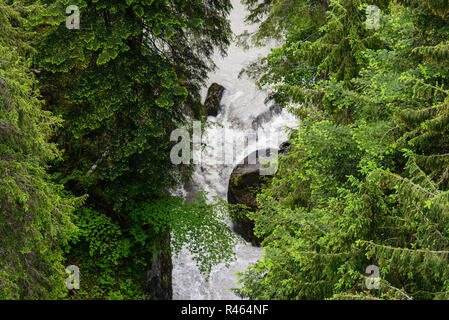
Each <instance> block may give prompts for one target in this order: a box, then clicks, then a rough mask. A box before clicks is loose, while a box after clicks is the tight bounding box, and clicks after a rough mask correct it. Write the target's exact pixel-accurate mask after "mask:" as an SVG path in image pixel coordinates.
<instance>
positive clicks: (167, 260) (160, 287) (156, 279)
mask: <svg viewBox="0 0 449 320" xmlns="http://www.w3.org/2000/svg"><path fill="white" fill-rule="evenodd" d="M167 243H169V241H168V240H166V244H167ZM172 270H173V264H172V259H171V254H170V249H169V247H168V248H167V249H161V250H159V253H158V254H157V256H156V258H155V259H154V260H153V262H152V264H151V267H150V269H149V270H148V271H147V279H146V283H145V287H144V292H145V294H146V295H148V296H149V297H150V299H151V300H172V298H173V288H172Z"/></svg>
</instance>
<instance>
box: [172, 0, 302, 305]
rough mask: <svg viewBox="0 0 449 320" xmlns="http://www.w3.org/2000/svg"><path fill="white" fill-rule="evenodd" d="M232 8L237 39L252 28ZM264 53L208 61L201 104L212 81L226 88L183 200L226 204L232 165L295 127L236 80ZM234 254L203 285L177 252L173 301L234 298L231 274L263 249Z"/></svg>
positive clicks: (233, 49) (232, 51) (236, 51)
mask: <svg viewBox="0 0 449 320" xmlns="http://www.w3.org/2000/svg"><path fill="white" fill-rule="evenodd" d="M232 4H233V6H234V9H233V10H232V12H231V15H230V20H231V27H232V31H233V32H234V34H241V33H243V32H244V31H245V30H248V31H249V32H251V31H253V30H254V28H255V26H249V25H247V24H245V23H244V19H245V16H246V15H247V11H246V10H245V8H244V6H243V5H242V4H241V3H240V1H237V0H232ZM269 51H270V49H269V47H264V48H251V49H250V50H244V49H243V48H241V47H238V46H236V45H235V44H232V45H231V46H230V47H229V49H228V55H227V56H226V57H225V58H223V57H221V56H220V55H216V56H215V57H214V61H215V63H216V65H217V69H216V70H215V71H214V72H213V73H211V74H210V75H209V80H208V85H207V86H206V87H205V88H204V89H203V92H202V96H203V99H205V96H206V94H207V88H208V87H209V85H210V84H212V83H214V82H215V83H218V84H220V85H222V86H223V87H225V88H226V90H225V92H224V95H223V99H222V101H221V104H222V107H221V111H220V112H219V114H218V115H217V117H209V118H208V120H209V121H214V122H218V123H219V124H220V125H221V126H213V127H211V128H208V129H207V130H206V132H205V133H204V134H203V143H205V144H206V145H207V150H208V152H207V153H206V154H203V155H202V162H201V165H199V166H198V167H197V170H196V172H195V173H194V175H193V177H192V181H191V185H190V186H189V187H188V189H187V190H184V194H185V195H186V197H189V196H191V195H192V194H193V193H195V192H198V191H206V192H208V193H209V195H210V196H219V197H221V198H223V199H226V198H227V190H228V182H229V178H230V175H231V173H232V170H233V168H234V167H235V164H236V163H237V162H239V161H241V160H242V159H243V158H244V157H246V156H247V155H249V154H250V153H252V152H253V151H255V150H258V149H261V148H268V147H272V148H277V147H279V145H280V144H281V143H282V142H284V141H286V140H287V134H286V133H285V130H284V127H285V126H289V127H294V126H295V125H296V122H297V121H296V120H295V119H294V118H293V116H291V115H290V114H289V113H287V112H286V111H285V110H284V111H282V112H281V113H273V115H272V116H271V112H270V107H272V106H271V105H270V104H266V103H265V99H266V97H267V93H266V92H264V91H261V90H259V89H258V87H257V86H256V84H255V83H254V81H253V80H251V79H248V78H247V77H242V78H239V77H238V76H239V73H240V71H241V70H242V68H244V67H246V66H247V65H248V64H249V63H251V62H254V61H255V60H256V59H258V58H260V57H263V56H266V55H267V54H268V53H269ZM260 115H266V117H264V118H265V121H258V122H257V123H255V122H254V120H255V119H256V118H257V117H258V116H259V118H260ZM255 130H256V131H257V139H258V141H257V142H256V141H249V142H248V143H247V144H249V145H247V146H246V145H244V144H242V143H241V142H240V147H242V148H241V150H239V151H237V152H236V151H235V143H232V142H233V141H236V142H237V144H239V140H240V139H241V138H242V137H245V136H247V135H248V133H249V132H254V131H255ZM230 141H231V143H229V142H230ZM223 142H224V143H223ZM220 148H223V149H224V150H222V153H223V154H224V155H225V157H227V156H228V155H229V154H236V155H235V157H233V158H235V159H234V160H235V161H233V163H232V162H231V164H230V163H229V162H226V164H224V163H223V161H220V160H219V159H218V158H217V153H216V152H214V150H220ZM234 250H235V253H236V256H237V259H236V261H235V262H233V263H232V264H231V266H230V268H229V269H228V268H226V267H225V265H224V264H222V265H218V266H216V267H214V268H213V270H212V273H211V276H210V280H209V281H208V282H206V281H205V279H204V276H203V275H201V274H200V272H199V271H198V269H197V267H196V265H195V262H194V261H193V260H192V258H191V255H190V253H189V252H187V250H183V251H182V252H181V253H180V255H179V256H178V257H173V299H187V300H203V299H214V300H222V299H238V297H237V296H235V295H234V294H233V293H232V292H231V291H230V290H229V289H230V288H233V287H236V286H237V285H236V282H237V277H236V276H235V272H237V271H243V270H244V269H245V268H246V266H248V265H249V264H251V263H254V262H256V261H257V260H258V259H259V258H260V257H261V256H262V253H263V249H262V248H257V247H253V246H252V245H251V244H249V243H248V244H239V245H237V246H236V247H235V249H234Z"/></svg>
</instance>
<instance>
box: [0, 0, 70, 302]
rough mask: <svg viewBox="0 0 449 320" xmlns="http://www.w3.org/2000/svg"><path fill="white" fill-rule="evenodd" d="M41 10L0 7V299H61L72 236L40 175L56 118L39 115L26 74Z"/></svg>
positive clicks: (59, 200) (63, 210)
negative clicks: (34, 20) (30, 22)
mask: <svg viewBox="0 0 449 320" xmlns="http://www.w3.org/2000/svg"><path fill="white" fill-rule="evenodd" d="M39 10H41V7H40V6H38V5H26V3H24V2H23V1H9V0H1V1H0V299H56V298H61V297H64V296H65V294H66V292H67V290H66V289H65V276H64V275H65V271H64V270H65V268H66V266H65V265H64V256H63V251H62V249H63V246H64V245H65V244H66V243H67V239H68V235H69V234H70V233H71V232H73V231H74V230H75V228H74V225H73V224H72V223H71V221H70V216H71V212H72V210H73V207H72V205H73V204H74V203H73V200H70V199H68V198H66V197H63V196H62V195H63V192H62V190H61V187H60V186H58V185H56V184H54V183H52V182H51V181H50V177H49V175H48V174H47V172H46V170H47V168H48V166H47V162H48V161H49V160H52V159H55V158H57V157H59V155H60V154H59V152H58V150H57V149H56V146H55V145H54V144H53V143H50V142H49V138H50V136H51V135H52V134H53V132H54V129H55V127H57V126H59V125H60V120H59V119H58V118H55V117H53V116H52V115H51V114H50V113H49V112H48V111H43V110H42V102H41V100H40V99H39V94H38V92H37V91H36V89H35V87H36V81H35V79H34V74H33V73H32V72H31V71H30V64H31V63H30V62H31V61H30V55H31V54H32V53H33V49H32V47H31V46H30V43H31V39H32V36H33V32H32V31H31V29H30V26H29V25H28V20H29V19H30V17H32V16H33V15H36V14H37V13H38V12H39Z"/></svg>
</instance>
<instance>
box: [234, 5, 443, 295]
mask: <svg viewBox="0 0 449 320" xmlns="http://www.w3.org/2000/svg"><path fill="white" fill-rule="evenodd" d="M248 3H250V4H251V3H252V2H251V1H248ZM254 3H255V2H254ZM264 3H265V5H266V6H267V7H265V9H264V10H265V12H266V13H268V18H264V19H265V20H264V21H265V22H266V23H273V24H276V25H277V26H278V28H281V29H283V30H284V31H285V32H286V41H285V43H284V46H283V47H282V48H279V49H276V50H274V51H273V53H272V54H271V55H270V56H268V57H267V58H266V59H265V60H263V61H262V64H260V65H259V66H258V67H259V70H263V71H264V72H265V74H264V75H262V77H261V78H260V77H259V79H260V82H261V84H271V85H272V86H273V88H274V93H273V97H275V98H276V97H281V99H282V101H284V102H286V104H287V103H288V102H290V103H291V104H290V107H291V109H293V112H295V113H296V114H297V115H299V116H301V118H302V120H303V121H302V123H301V127H300V129H299V130H297V132H293V133H292V137H291V139H290V142H291V143H292V145H291V146H290V147H289V153H288V155H286V156H284V157H282V158H281V160H280V168H279V171H278V173H277V175H276V177H275V178H274V179H273V180H272V182H271V184H270V185H269V186H267V187H265V188H263V190H262V192H261V193H260V194H259V196H258V202H259V203H260V210H259V211H257V212H254V213H252V214H250V216H251V217H252V219H253V220H254V221H255V223H256V234H257V235H259V236H260V237H262V238H264V239H265V240H264V242H263V245H264V248H265V255H264V257H263V259H262V260H261V261H259V262H258V263H256V264H254V265H253V266H251V267H250V268H248V269H247V270H246V271H244V272H243V273H242V274H241V282H242V283H243V284H244V286H243V288H241V289H235V291H236V292H237V293H238V294H239V295H240V296H242V297H248V298H252V299H448V298H449V282H448V280H447V279H448V274H447V273H448V270H449V265H448V264H449V234H448V230H449V221H448V217H449V216H448V215H449V193H448V181H447V180H448V170H449V169H448V167H449V166H448V162H447V160H448V157H447V153H448V151H449V146H448V141H447V137H448V131H447V130H448V128H449V125H448V119H449V117H448V116H447V115H448V108H447V105H448V96H447V93H448V85H449V83H448V80H447V79H448V76H449V74H448V70H449V68H448V59H447V57H448V56H447V55H446V53H447V41H448V40H449V28H448V26H449V20H448V19H447V12H449V6H448V5H447V2H442V1H405V0H404V1H398V3H396V2H389V1H384V2H374V4H377V5H379V6H380V7H382V8H383V9H384V10H383V14H382V19H381V22H382V25H381V28H380V29H379V30H376V31H374V30H370V31H369V30H366V29H364V28H363V26H362V24H363V19H362V18H361V17H362V16H360V15H357V14H355V13H356V12H358V11H357V10H360V8H363V7H364V6H365V5H366V4H373V2H370V3H368V2H365V1H344V0H341V1H329V7H326V10H327V11H326V19H325V20H324V21H323V22H322V24H323V25H322V26H321V27H320V30H321V31H322V33H320V34H319V35H318V36H316V37H315V38H312V40H311V41H308V40H306V41H305V40H299V41H297V42H296V43H294V42H292V41H291V40H290V39H292V38H294V37H295V35H297V34H300V33H297V32H298V31H297V30H304V29H306V28H309V27H310V21H304V20H298V21H297V24H296V26H295V27H291V26H289V27H286V28H285V29H284V27H283V25H282V24H281V23H279V21H280V19H279V18H276V19H275V17H277V15H280V16H281V17H282V18H285V19H292V17H291V15H294V14H293V13H291V12H289V13H288V14H286V13H285V12H280V11H278V10H276V7H280V6H282V5H283V4H284V3H285V4H286V6H288V5H289V4H291V3H292V2H291V1H275V2H270V1H267V2H264ZM321 4H327V1H323V2H321ZM303 5H304V6H306V7H307V10H308V11H309V12H313V11H314V10H317V7H316V6H314V4H313V3H312V2H310V3H309V4H306V3H304V4H303ZM252 14H253V15H257V16H259V15H258V13H257V9H255V8H254V7H253V10H252ZM262 26H263V27H264V24H262ZM264 32H266V30H265V31H264V30H263V29H261V34H262V35H263V36H267V35H270V33H269V32H268V33H267V34H265V33H264ZM293 44H294V45H295V46H296V47H294V46H293ZM296 48H298V49H296ZM294 50H297V51H294ZM293 52H295V53H296V52H297V54H296V55H293V54H292V53H293ZM315 53H317V58H318V59H317V60H316V61H315V60H313V59H310V58H309V56H312V55H314V54H315ZM275 61H276V62H282V61H283V62H288V65H289V66H294V65H295V64H296V65H297V66H298V69H297V70H300V71H298V72H297V73H296V75H297V76H296V78H293V77H290V75H286V74H285V70H287V69H282V68H280V67H275V64H274V63H273V64H270V63H271V62H275ZM304 70H308V72H303V71H304ZM273 72H274V74H275V76H273V75H272V74H271V73H273ZM323 72H324V76H323ZM284 74H285V78H284ZM284 79H285V81H284ZM298 103H299V104H301V105H300V106H297V105H296V104H298ZM369 265H376V266H378V267H379V269H380V278H381V280H380V284H379V289H368V288H367V286H366V284H365V281H366V280H367V277H368V275H366V274H365V272H366V268H367V267H368V266H369Z"/></svg>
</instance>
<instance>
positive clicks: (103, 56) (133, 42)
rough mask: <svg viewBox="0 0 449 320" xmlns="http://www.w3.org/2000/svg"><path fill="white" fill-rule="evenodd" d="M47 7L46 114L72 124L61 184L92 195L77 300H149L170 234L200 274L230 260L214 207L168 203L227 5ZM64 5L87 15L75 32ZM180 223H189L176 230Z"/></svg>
mask: <svg viewBox="0 0 449 320" xmlns="http://www.w3.org/2000/svg"><path fill="white" fill-rule="evenodd" d="M44 3H45V4H46V6H45V10H44V11H43V12H42V14H41V15H40V16H39V17H38V18H36V19H34V20H33V23H34V25H35V26H36V28H37V30H38V32H39V37H37V38H36V41H35V45H36V47H37V49H38V50H37V53H36V54H35V55H34V61H35V64H36V65H37V66H38V67H39V68H40V69H41V72H40V74H39V88H40V90H41V92H42V94H43V96H44V98H45V100H46V108H47V109H48V110H51V111H52V112H53V113H54V114H56V115H58V116H60V117H61V118H62V119H63V120H64V126H63V128H62V129H61V130H59V131H58V133H57V135H56V137H55V140H56V141H57V142H58V144H59V146H60V147H61V148H62V149H63V150H64V151H65V152H64V155H63V159H61V160H59V161H55V162H54V163H53V168H54V171H55V174H54V177H55V178H57V179H58V181H60V182H61V183H63V184H64V185H65V187H66V188H67V189H68V190H69V191H71V192H72V193H73V194H75V195H85V194H86V195H89V198H88V201H87V203H86V206H85V208H83V209H81V210H78V211H77V218H76V220H75V223H76V224H77V226H78V227H79V228H80V235H79V236H78V238H77V240H74V241H72V242H71V243H70V246H69V248H68V259H69V261H71V262H73V264H76V263H78V265H79V267H80V269H81V272H87V275H85V276H84V278H86V277H88V278H89V280H87V282H86V283H85V286H84V287H83V289H82V292H80V294H79V295H81V298H106V299H116V298H137V297H143V293H142V287H143V285H144V282H145V276H144V274H145V268H146V266H151V262H152V260H153V258H154V253H155V252H156V250H160V249H162V250H165V251H170V248H169V247H168V245H167V241H169V238H170V234H172V235H173V238H174V239H175V240H174V242H173V244H174V245H175V246H177V247H179V244H178V240H179V241H192V242H191V243H190V246H191V249H192V251H193V253H194V255H195V257H196V258H197V260H198V262H199V263H201V264H202V265H201V269H202V270H203V271H207V270H210V265H211V264H215V263H217V262H218V261H219V260H220V259H225V260H226V259H229V258H231V256H232V254H231V253H230V252H229V250H228V249H229V246H230V245H231V244H232V241H233V240H232V238H231V237H230V234H229V233H228V232H227V231H226V230H225V231H223V230H224V229H228V228H227V226H226V225H225V224H223V223H222V222H221V221H220V220H219V219H218V216H217V215H215V214H211V215H210V216H209V219H206V214H205V212H206V211H207V212H211V210H212V209H211V208H210V207H209V206H206V205H205V204H200V203H198V204H197V206H193V207H192V208H191V209H190V211H189V212H190V214H184V213H185V212H186V209H185V208H184V206H185V205H184V204H182V202H181V201H179V200H176V199H174V198H167V196H166V195H167V194H169V192H170V190H172V189H173V188H176V187H177V185H178V183H179V182H180V179H181V178H182V176H183V174H185V173H186V172H187V173H188V170H184V171H183V168H181V167H177V166H175V165H173V164H172V163H171V161H170V149H171V147H172V143H171V142H170V139H169V138H170V133H171V131H172V130H174V129H175V128H177V127H179V126H180V125H183V124H185V118H184V115H185V114H187V113H188V111H189V110H190V109H193V110H196V109H197V108H198V105H200V104H201V103H200V97H199V89H200V87H201V86H202V85H203V83H204V80H205V77H206V75H207V72H208V71H210V70H211V69H212V68H213V67H214V65H213V63H212V60H211V56H212V54H213V52H214V50H217V51H218V52H221V53H222V54H224V52H225V49H226V47H227V45H228V44H229V38H230V36H231V31H230V27H229V22H228V21H227V20H226V16H227V14H228V13H229V10H230V8H231V5H230V1H228V0H195V1H189V2H186V1H181V0H169V1H143V0H128V1H105V0H100V1H89V0H79V1H67V0H58V1H53V0H49V1H44ZM68 5H77V6H78V7H79V9H80V15H81V20H80V29H79V30H69V29H67V28H66V26H65V20H66V18H67V16H66V15H65V9H66V7H67V6H68ZM169 199H170V200H169ZM212 211H213V210H212ZM177 215H179V216H180V217H178V218H177V219H181V218H182V221H183V222H182V223H179V221H180V220H176V219H175V221H178V223H173V221H172V216H177ZM200 222H201V224H200V225H199V224H198V223H200ZM199 227H201V228H200V230H201V231H200V232H199V234H197V235H196V234H193V231H192V230H195V228H199ZM225 227H226V228H225ZM212 233H214V235H216V238H212V237H211V234H212ZM214 241H215V242H214ZM222 241H223V243H222ZM217 243H218V244H217ZM212 244H214V245H212ZM205 249H208V250H209V249H210V250H209V251H205ZM221 250H223V251H221ZM75 297H76V296H75Z"/></svg>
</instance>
